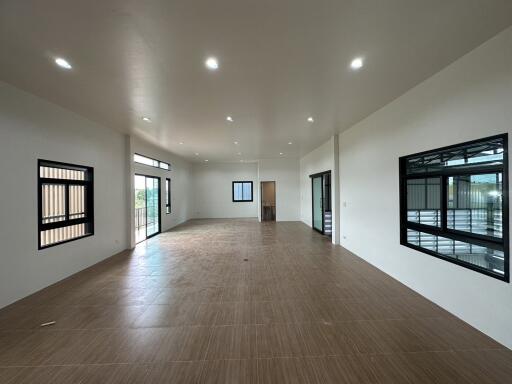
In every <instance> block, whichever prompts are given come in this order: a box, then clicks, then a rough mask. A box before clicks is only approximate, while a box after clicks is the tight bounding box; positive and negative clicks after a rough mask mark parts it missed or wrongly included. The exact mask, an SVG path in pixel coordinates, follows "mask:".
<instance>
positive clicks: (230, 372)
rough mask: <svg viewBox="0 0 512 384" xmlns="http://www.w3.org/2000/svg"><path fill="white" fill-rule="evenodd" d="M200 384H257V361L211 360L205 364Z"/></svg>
mask: <svg viewBox="0 0 512 384" xmlns="http://www.w3.org/2000/svg"><path fill="white" fill-rule="evenodd" d="M197 383H200V384H257V383H258V376H257V360H254V359H250V360H247V359H243V360H234V359H231V360H210V361H205V362H204V363H203V368H202V371H201V377H200V378H199V380H198V381H197Z"/></svg>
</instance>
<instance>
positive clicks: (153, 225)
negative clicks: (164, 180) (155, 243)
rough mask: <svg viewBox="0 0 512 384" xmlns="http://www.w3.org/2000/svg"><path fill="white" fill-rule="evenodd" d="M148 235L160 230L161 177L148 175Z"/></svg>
mask: <svg viewBox="0 0 512 384" xmlns="http://www.w3.org/2000/svg"><path fill="white" fill-rule="evenodd" d="M146 206H147V227H146V237H150V236H153V235H154V234H157V233H158V232H160V179H158V178H156V177H146Z"/></svg>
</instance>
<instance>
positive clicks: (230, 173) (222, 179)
mask: <svg viewBox="0 0 512 384" xmlns="http://www.w3.org/2000/svg"><path fill="white" fill-rule="evenodd" d="M191 169H192V172H191V186H192V190H191V191H190V193H191V195H192V201H193V202H192V208H191V210H192V212H191V214H192V217H194V218H201V219H206V218H239V217H258V200H259V193H258V190H259V189H258V164H257V163H236V164H232V163H213V162H211V163H201V164H193V165H192V168H191ZM233 181H252V182H253V201H252V202H238V203H234V202H233V201H232V182H233Z"/></svg>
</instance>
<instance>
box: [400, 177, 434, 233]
mask: <svg viewBox="0 0 512 384" xmlns="http://www.w3.org/2000/svg"><path fill="white" fill-rule="evenodd" d="M407 221H411V222H414V223H420V224H425V225H432V226H435V227H440V226H441V179H440V178H439V177H431V178H426V179H413V180H407Z"/></svg>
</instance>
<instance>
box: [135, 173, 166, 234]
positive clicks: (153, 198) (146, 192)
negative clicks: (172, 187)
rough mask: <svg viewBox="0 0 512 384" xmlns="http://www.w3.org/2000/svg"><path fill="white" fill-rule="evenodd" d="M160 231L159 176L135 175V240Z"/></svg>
mask: <svg viewBox="0 0 512 384" xmlns="http://www.w3.org/2000/svg"><path fill="white" fill-rule="evenodd" d="M157 233H160V178H158V177H153V176H145V175H135V241H136V242H137V243H139V242H141V241H143V240H146V239H147V238H149V237H151V236H154V235H156V234H157Z"/></svg>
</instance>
